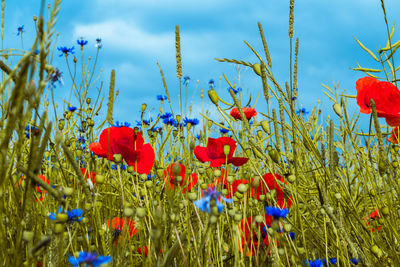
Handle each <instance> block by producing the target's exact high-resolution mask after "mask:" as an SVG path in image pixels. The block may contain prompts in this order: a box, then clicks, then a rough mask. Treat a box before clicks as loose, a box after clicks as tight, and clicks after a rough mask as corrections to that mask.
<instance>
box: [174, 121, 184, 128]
mask: <svg viewBox="0 0 400 267" xmlns="http://www.w3.org/2000/svg"><path fill="white" fill-rule="evenodd" d="M174 126H175V127H176V128H178V127H179V128H183V127H186V123H185V122H183V123H182V122H181V123H178V122H177V121H175V123H174Z"/></svg>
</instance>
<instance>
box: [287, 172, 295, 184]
mask: <svg viewBox="0 0 400 267" xmlns="http://www.w3.org/2000/svg"><path fill="white" fill-rule="evenodd" d="M287 180H288V182H289V183H291V184H292V183H294V182H295V181H296V176H295V175H294V174H291V175H289V176H288V178H287Z"/></svg>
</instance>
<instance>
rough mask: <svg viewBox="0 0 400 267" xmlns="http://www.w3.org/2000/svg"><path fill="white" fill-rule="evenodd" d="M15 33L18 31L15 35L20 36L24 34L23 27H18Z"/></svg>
mask: <svg viewBox="0 0 400 267" xmlns="http://www.w3.org/2000/svg"><path fill="white" fill-rule="evenodd" d="M17 31H18V33H17V35H20V34H21V35H22V34H23V33H24V25H21V26H19V27H18V29H17Z"/></svg>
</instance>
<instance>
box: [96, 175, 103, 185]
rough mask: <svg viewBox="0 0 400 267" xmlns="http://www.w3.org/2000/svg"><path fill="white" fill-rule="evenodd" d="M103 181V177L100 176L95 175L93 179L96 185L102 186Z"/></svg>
mask: <svg viewBox="0 0 400 267" xmlns="http://www.w3.org/2000/svg"><path fill="white" fill-rule="evenodd" d="M104 180H105V177H104V175H101V174H98V175H96V178H95V181H96V183H98V184H103V183H104Z"/></svg>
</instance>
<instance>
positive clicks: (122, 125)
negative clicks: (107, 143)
mask: <svg viewBox="0 0 400 267" xmlns="http://www.w3.org/2000/svg"><path fill="white" fill-rule="evenodd" d="M129 126H131V124H130V123H129V122H127V121H125V122H123V123H122V122H119V121H116V122H115V124H114V125H113V127H129Z"/></svg>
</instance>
